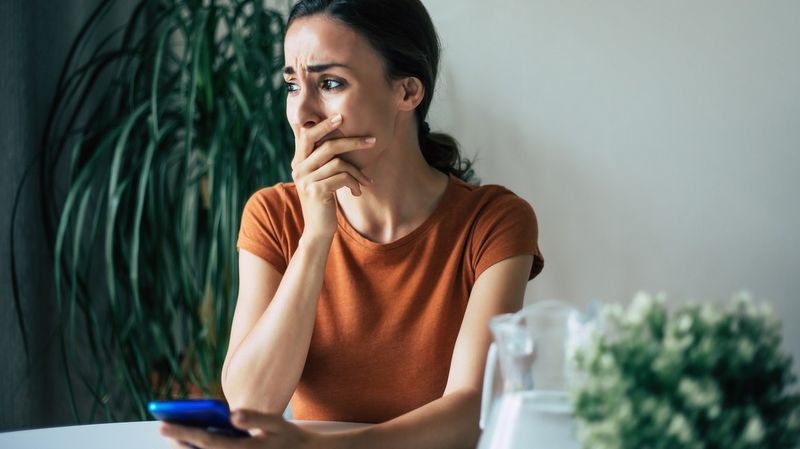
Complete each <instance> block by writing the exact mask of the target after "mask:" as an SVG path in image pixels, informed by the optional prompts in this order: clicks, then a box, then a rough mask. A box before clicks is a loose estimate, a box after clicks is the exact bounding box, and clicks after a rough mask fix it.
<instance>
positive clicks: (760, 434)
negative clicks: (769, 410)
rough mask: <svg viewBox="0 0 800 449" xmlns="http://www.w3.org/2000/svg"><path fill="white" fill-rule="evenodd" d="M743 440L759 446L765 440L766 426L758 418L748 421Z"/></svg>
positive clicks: (754, 417)
mask: <svg viewBox="0 0 800 449" xmlns="http://www.w3.org/2000/svg"><path fill="white" fill-rule="evenodd" d="M742 438H743V439H744V441H746V442H747V443H753V444H758V443H760V442H761V440H762V439H763V438H764V425H763V424H762V423H761V419H760V418H759V417H758V416H753V417H751V418H750V420H749V421H747V426H746V427H745V428H744V433H743V434H742Z"/></svg>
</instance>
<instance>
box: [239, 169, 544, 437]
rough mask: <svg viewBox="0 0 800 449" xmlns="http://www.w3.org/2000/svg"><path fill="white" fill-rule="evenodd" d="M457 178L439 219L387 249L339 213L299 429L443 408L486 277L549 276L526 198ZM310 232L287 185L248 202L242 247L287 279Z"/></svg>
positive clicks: (300, 395)
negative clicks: (495, 268) (514, 272)
mask: <svg viewBox="0 0 800 449" xmlns="http://www.w3.org/2000/svg"><path fill="white" fill-rule="evenodd" d="M449 178H450V179H449V182H448V185H447V188H446V190H445V193H444V195H443V197H442V198H441V200H440V201H439V204H438V205H437V207H436V209H435V210H434V212H433V214H431V216H430V217H429V218H428V219H427V220H426V221H425V222H424V223H423V224H421V225H420V226H419V227H418V228H417V229H415V230H413V231H412V232H411V233H410V234H408V235H406V236H404V237H402V238H400V239H399V240H396V241H394V242H391V243H387V244H379V243H375V242H372V241H370V240H368V239H367V238H365V237H364V236H362V235H360V234H359V233H358V232H357V231H356V230H355V229H354V228H353V227H352V226H351V225H350V223H348V221H347V219H346V218H345V217H344V215H343V214H342V211H341V209H338V208H337V219H338V222H339V227H338V231H337V232H336V234H335V235H334V237H333V242H332V246H331V249H330V253H329V256H328V262H327V267H326V270H325V276H324V280H323V285H322V292H321V294H320V299H319V305H318V307H317V317H316V322H315V324H314V332H313V335H312V337H311V346H310V348H309V351H308V357H307V359H306V364H305V368H304V370H303V374H302V376H301V377H300V382H299V383H298V385H297V389H296V391H295V393H294V396H293V398H292V412H293V415H294V418H295V419H312V420H331V421H353V422H368V423H375V422H382V421H386V420H389V419H391V418H394V417H396V416H399V415H402V414H404V413H406V412H408V411H411V410H413V409H416V408H418V407H420V406H422V405H424V404H426V403H428V402H430V401H432V400H434V399H437V398H440V397H441V396H442V393H443V392H444V388H445V384H446V383H447V377H448V373H449V368H450V359H451V357H452V355H453V346H454V345H455V341H456V337H457V335H458V331H459V328H460V326H461V321H462V319H463V317H464V311H465V309H466V307H467V301H468V300H469V294H470V291H471V290H472V286H473V285H474V284H475V280H476V279H477V278H478V276H480V274H481V273H482V272H483V271H484V270H486V269H487V268H489V267H490V266H492V265H493V264H495V263H497V262H499V261H501V260H504V259H507V258H509V257H512V256H517V255H525V254H529V255H533V256H534V261H533V265H532V267H531V272H530V279H533V278H534V277H535V276H536V275H537V274H539V272H540V271H541V270H542V266H543V263H544V261H543V259H542V256H541V253H540V252H539V248H538V244H537V236H538V228H537V223H536V216H535V215H534V212H533V208H531V206H530V205H529V204H528V203H527V202H526V201H525V200H523V199H521V198H520V197H518V196H516V195H515V194H514V193H512V192H511V191H509V190H508V189H505V188H503V187H500V186H496V185H486V186H481V187H477V186H473V185H470V184H467V183H465V182H463V181H461V180H460V179H458V178H457V177H455V176H453V175H450V176H449ZM337 207H338V206H337ZM302 232H303V215H302V209H301V204H300V199H299V197H298V195H297V190H296V188H295V186H294V184H293V183H281V184H277V185H275V186H273V187H269V188H265V189H261V190H259V191H258V192H256V193H255V194H254V195H253V196H252V197H251V198H250V200H249V201H248V202H247V205H246V206H245V208H244V212H243V214H242V224H241V229H240V232H239V241H238V243H237V246H238V248H240V249H244V250H247V251H249V252H251V253H253V254H255V255H257V256H259V257H261V258H263V259H264V260H266V261H267V262H269V263H270V264H271V265H272V266H274V267H275V269H277V270H278V271H279V272H281V273H283V272H284V271H285V270H286V266H287V264H288V263H289V259H290V258H291V257H292V255H293V254H294V252H295V251H296V250H297V246H298V240H299V239H300V236H301V234H302ZM287 344H292V342H287Z"/></svg>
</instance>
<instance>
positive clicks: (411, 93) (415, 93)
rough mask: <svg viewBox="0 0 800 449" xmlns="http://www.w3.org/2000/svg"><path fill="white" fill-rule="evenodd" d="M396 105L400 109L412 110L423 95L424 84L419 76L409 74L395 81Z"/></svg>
mask: <svg viewBox="0 0 800 449" xmlns="http://www.w3.org/2000/svg"><path fill="white" fill-rule="evenodd" d="M396 82H397V84H396V86H395V88H396V91H397V94H398V105H397V106H398V107H399V108H400V110H401V111H413V110H414V109H416V108H417V106H418V105H419V104H420V103H421V102H422V99H423V98H424V97H425V86H423V85H422V81H420V80H419V78H415V77H413V76H409V77H406V78H402V79H399V80H397V81H396Z"/></svg>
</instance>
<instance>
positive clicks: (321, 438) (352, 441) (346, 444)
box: [314, 429, 365, 449]
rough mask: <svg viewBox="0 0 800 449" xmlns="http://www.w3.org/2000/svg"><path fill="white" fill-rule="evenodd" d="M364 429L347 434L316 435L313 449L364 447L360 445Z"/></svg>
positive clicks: (353, 448)
mask: <svg viewBox="0 0 800 449" xmlns="http://www.w3.org/2000/svg"><path fill="white" fill-rule="evenodd" d="M363 432H364V429H358V430H352V431H347V432H337V433H324V434H318V435H317V439H316V444H315V445H314V447H315V449H317V448H318V449H359V448H362V447H365V446H364V445H363V444H361V442H362V440H363V438H362V434H363Z"/></svg>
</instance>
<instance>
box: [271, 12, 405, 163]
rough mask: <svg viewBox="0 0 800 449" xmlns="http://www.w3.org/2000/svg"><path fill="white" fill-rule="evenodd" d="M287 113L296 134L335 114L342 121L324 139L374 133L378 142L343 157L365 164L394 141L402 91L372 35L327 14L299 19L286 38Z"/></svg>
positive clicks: (351, 161) (352, 161)
mask: <svg viewBox="0 0 800 449" xmlns="http://www.w3.org/2000/svg"><path fill="white" fill-rule="evenodd" d="M284 53H285V58H286V62H285V68H284V79H285V80H286V83H287V88H288V91H289V92H288V97H287V101H286V117H287V119H288V120H289V123H290V124H291V126H292V130H293V131H294V135H295V137H297V136H298V135H299V132H300V129H302V128H310V127H313V126H315V125H316V124H318V123H319V122H321V121H322V120H325V119H326V118H328V117H331V116H333V115H335V114H341V115H342V119H343V120H342V124H341V125H340V126H339V128H338V129H337V130H336V131H334V132H333V133H331V134H330V135H328V136H326V137H325V138H323V139H324V140H327V139H329V138H337V137H356V136H373V137H375V138H376V139H377V143H376V145H375V146H374V147H372V148H371V149H367V150H355V151H352V152H350V153H346V154H343V155H342V156H340V157H341V158H342V159H344V160H346V161H348V162H350V163H353V164H354V165H356V166H357V167H359V168H362V169H363V168H365V167H367V166H369V165H370V164H371V162H372V161H374V160H375V159H376V158H377V157H378V156H379V155H380V153H381V152H383V150H384V149H385V148H386V147H387V146H388V145H389V144H390V143H391V141H392V140H393V137H394V133H395V126H396V118H397V115H398V111H399V109H398V95H400V97H399V98H402V93H399V91H398V89H397V88H396V87H393V83H389V82H387V80H386V77H385V69H384V63H383V60H382V58H381V57H380V55H379V54H378V53H377V52H376V51H375V50H374V49H373V48H372V46H371V45H370V44H369V42H367V40H366V39H365V38H364V37H362V36H361V35H359V34H357V33H356V32H355V31H353V30H352V29H350V28H349V27H347V26H346V25H344V24H342V23H340V22H338V21H336V20H333V19H331V18H329V17H327V16H325V15H315V16H310V17H303V18H300V19H297V20H295V21H294V22H293V23H292V25H291V27H289V30H288V31H287V32H286V39H285V41H284Z"/></svg>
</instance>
